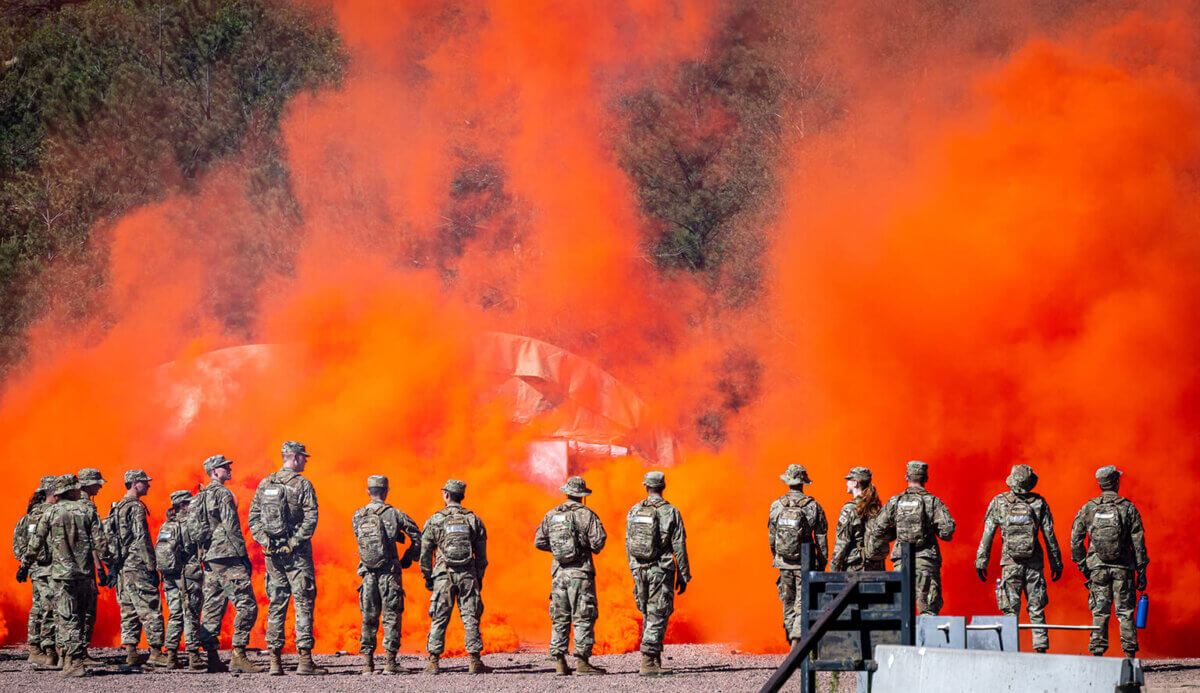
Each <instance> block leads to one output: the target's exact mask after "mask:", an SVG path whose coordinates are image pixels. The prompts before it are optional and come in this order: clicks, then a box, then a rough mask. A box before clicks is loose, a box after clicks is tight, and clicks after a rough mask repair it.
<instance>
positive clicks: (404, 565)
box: [400, 557, 413, 570]
mask: <svg viewBox="0 0 1200 693" xmlns="http://www.w3.org/2000/svg"><path fill="white" fill-rule="evenodd" d="M412 564H413V561H412V559H411V558H407V557H405V558H401V559H400V569H401V570H404V569H405V568H407V567H409V566H410V565H412Z"/></svg>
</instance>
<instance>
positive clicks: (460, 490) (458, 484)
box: [442, 479, 467, 495]
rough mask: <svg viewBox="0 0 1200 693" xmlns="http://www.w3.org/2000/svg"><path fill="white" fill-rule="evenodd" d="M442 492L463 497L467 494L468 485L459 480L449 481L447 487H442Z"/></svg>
mask: <svg viewBox="0 0 1200 693" xmlns="http://www.w3.org/2000/svg"><path fill="white" fill-rule="evenodd" d="M442 490H443V491H449V492H450V493H456V494H458V495H462V494H465V493H466V492H467V483H466V482H465V481H459V480H458V479H447V480H446V484H445V486H442Z"/></svg>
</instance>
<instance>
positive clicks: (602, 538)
mask: <svg viewBox="0 0 1200 693" xmlns="http://www.w3.org/2000/svg"><path fill="white" fill-rule="evenodd" d="M588 514H589V515H590V516H591V518H592V519H591V522H590V523H589V524H588V547H589V548H590V549H591V550H592V553H600V551H601V550H602V549H604V545H605V544H606V543H607V542H608V533H607V532H605V531H604V524H603V523H601V522H600V516H599V515H597V514H596V513H594V512H592V511H591V510H589V511H588Z"/></svg>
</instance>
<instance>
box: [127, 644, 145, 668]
mask: <svg viewBox="0 0 1200 693" xmlns="http://www.w3.org/2000/svg"><path fill="white" fill-rule="evenodd" d="M141 663H142V662H141V659H139V658H138V651H137V645H126V646H125V666H127V667H136V666H137V665H139V664H141Z"/></svg>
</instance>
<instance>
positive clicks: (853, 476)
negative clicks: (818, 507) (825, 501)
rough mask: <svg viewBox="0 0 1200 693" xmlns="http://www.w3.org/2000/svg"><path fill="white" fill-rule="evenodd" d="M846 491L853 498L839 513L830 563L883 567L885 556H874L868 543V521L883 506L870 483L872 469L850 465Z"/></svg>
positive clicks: (844, 566)
mask: <svg viewBox="0 0 1200 693" xmlns="http://www.w3.org/2000/svg"><path fill="white" fill-rule="evenodd" d="M846 493H849V494H850V496H851V499H850V500H849V501H847V502H846V504H845V505H843V506H842V510H841V512H840V513H839V514H838V521H837V529H836V530H834V542H833V556H832V558H830V560H829V567H830V568H831V569H832V570H838V571H841V570H852V571H858V570H883V558H882V557H878V558H871V557H870V556H868V554H867V547H866V536H867V523H868V522H870V521H871V520H872V519H874V517H875V516H876V515H878V514H879V510H880V508H882V507H883V504H882V503H880V501H879V492H878V491H877V490H876V489H875V484H873V483H871V470H870V469H867V468H866V467H855V468H854V469H851V470H850V473H849V474H847V475H846Z"/></svg>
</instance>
